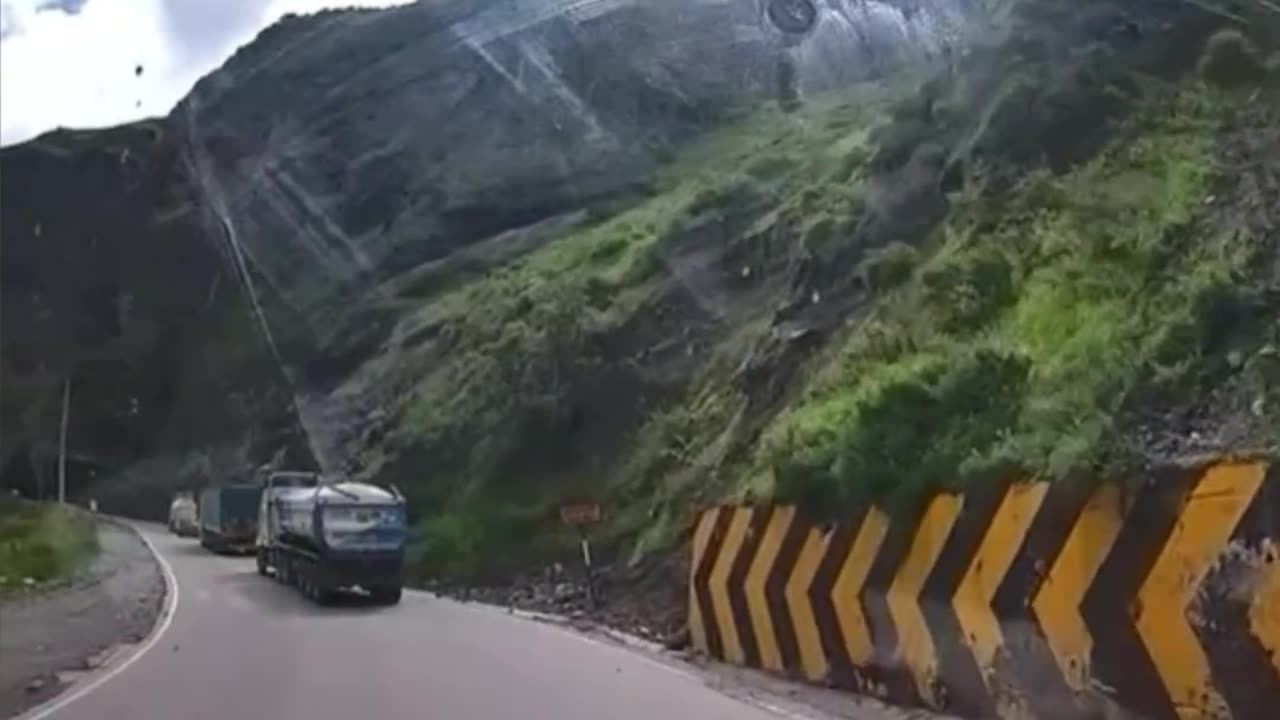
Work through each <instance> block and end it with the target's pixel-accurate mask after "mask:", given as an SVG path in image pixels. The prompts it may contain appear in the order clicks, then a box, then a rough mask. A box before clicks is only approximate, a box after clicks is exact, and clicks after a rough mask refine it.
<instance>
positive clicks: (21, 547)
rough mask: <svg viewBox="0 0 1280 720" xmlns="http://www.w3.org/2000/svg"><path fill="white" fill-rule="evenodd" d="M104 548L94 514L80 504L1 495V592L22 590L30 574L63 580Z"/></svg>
mask: <svg viewBox="0 0 1280 720" xmlns="http://www.w3.org/2000/svg"><path fill="white" fill-rule="evenodd" d="M97 551H98V533H97V527H96V525H95V524H94V521H93V519H92V518H90V517H88V516H87V515H85V514H84V513H82V512H80V511H78V510H76V509H74V508H65V507H60V506H57V505H47V504H36V503H28V502H24V501H19V500H14V499H9V498H5V499H0V597H2V596H4V595H6V594H11V593H16V592H18V591H20V590H21V589H22V588H24V587H26V585H27V582H26V580H27V578H30V579H31V580H32V581H34V582H35V583H38V584H44V583H49V582H54V581H57V580H62V579H65V578H67V577H69V576H70V575H71V574H73V573H74V572H75V571H76V570H77V569H79V568H80V567H82V566H83V565H84V564H85V563H86V562H88V560H89V559H90V558H92V557H93V556H94V555H95V554H96V553H97Z"/></svg>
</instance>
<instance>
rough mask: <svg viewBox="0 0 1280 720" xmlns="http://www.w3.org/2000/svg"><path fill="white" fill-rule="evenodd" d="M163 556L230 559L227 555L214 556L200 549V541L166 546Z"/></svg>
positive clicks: (193, 540)
mask: <svg viewBox="0 0 1280 720" xmlns="http://www.w3.org/2000/svg"><path fill="white" fill-rule="evenodd" d="M165 554H166V555H177V556H180V557H211V558H212V557H231V556H229V555H215V554H214V553H211V552H209V551H208V550H205V549H204V548H202V547H200V541H199V540H195V539H192V540H190V541H189V542H182V543H175V544H173V545H170V546H167V547H165Z"/></svg>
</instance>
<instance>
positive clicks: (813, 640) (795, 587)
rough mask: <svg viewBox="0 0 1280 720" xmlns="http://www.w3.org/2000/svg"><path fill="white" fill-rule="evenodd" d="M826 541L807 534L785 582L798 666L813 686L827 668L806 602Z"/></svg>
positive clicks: (816, 628)
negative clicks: (796, 647)
mask: <svg viewBox="0 0 1280 720" xmlns="http://www.w3.org/2000/svg"><path fill="white" fill-rule="evenodd" d="M828 539H829V536H823V535H822V534H820V533H819V532H818V531H817V530H810V531H809V532H808V534H807V535H806V536H805V539H804V545H803V546H802V547H801V549H800V556H799V557H797V558H796V564H795V569H793V570H792V571H791V576H790V577H789V578H788V579H787V589H786V597H787V611H788V612H790V614H791V620H792V622H793V623H794V624H795V630H796V644H797V645H798V646H799V648H800V665H801V667H802V668H803V670H804V675H805V677H807V678H808V679H809V680H811V681H814V682H817V681H820V680H823V679H824V678H826V676H827V667H828V666H827V657H826V654H825V653H824V652H823V651H822V638H821V637H819V634H818V623H817V620H815V619H814V617H813V606H812V605H811V604H810V602H809V588H810V587H812V586H813V578H814V576H815V575H817V573H818V564H819V563H821V562H822V556H823V554H824V553H825V552H826V546H827V541H828Z"/></svg>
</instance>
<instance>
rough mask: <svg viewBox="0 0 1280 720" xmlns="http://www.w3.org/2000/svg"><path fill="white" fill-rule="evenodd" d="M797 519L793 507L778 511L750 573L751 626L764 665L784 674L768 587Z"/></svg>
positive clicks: (748, 602) (769, 524)
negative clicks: (767, 591) (794, 518)
mask: <svg viewBox="0 0 1280 720" xmlns="http://www.w3.org/2000/svg"><path fill="white" fill-rule="evenodd" d="M793 517H795V510H794V509H792V508H778V509H777V510H775V511H774V512H773V514H772V515H771V516H770V518H769V523H768V524H767V525H765V528H764V535H763V537H761V539H760V547H759V548H758V549H757V550H756V556H755V558H753V559H752V561H751V569H750V570H748V571H747V582H746V591H747V609H748V612H749V613H750V615H751V624H752V627H753V628H754V629H755V635H756V642H757V643H758V644H759V646H760V664H761V665H762V666H763V667H764V668H765V669H766V670H772V671H774V672H782V671H783V666H782V653H781V652H780V651H779V650H778V641H777V634H776V632H775V630H774V627H773V616H772V614H770V612H769V598H768V596H767V595H766V589H765V588H766V584H767V583H768V581H769V572H770V571H771V570H772V569H773V566H774V564H775V563H776V562H777V561H778V551H779V550H781V549H782V540H783V538H785V537H786V536H787V529H788V528H789V527H790V526H791V520H792V518H793Z"/></svg>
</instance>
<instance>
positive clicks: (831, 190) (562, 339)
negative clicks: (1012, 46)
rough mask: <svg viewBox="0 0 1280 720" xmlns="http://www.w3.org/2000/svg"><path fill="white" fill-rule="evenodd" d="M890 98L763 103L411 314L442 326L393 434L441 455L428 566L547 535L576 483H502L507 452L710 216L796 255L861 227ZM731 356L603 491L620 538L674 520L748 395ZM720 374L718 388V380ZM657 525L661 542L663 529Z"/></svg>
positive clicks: (694, 382) (642, 308) (591, 369)
mask: <svg viewBox="0 0 1280 720" xmlns="http://www.w3.org/2000/svg"><path fill="white" fill-rule="evenodd" d="M887 97H888V95H887V93H885V92H883V91H881V90H878V89H877V90H874V91H873V90H871V89H870V88H865V89H862V90H860V91H859V94H858V95H857V96H856V97H853V98H851V96H842V97H830V98H823V99H820V100H819V101H817V102H815V103H813V104H812V105H811V107H809V108H808V109H806V110H804V111H800V112H795V113H784V112H781V111H780V110H778V109H776V108H773V107H765V108H762V109H760V110H759V111H758V112H756V113H754V114H752V115H749V116H745V117H743V118H741V119H740V120H739V121H737V122H735V123H733V124H731V125H729V126H726V127H724V128H722V129H720V130H718V131H716V132H714V133H711V134H710V135H708V136H706V137H705V138H703V139H702V140H700V141H697V142H695V143H693V144H692V145H691V146H688V147H686V148H684V149H683V150H682V151H681V152H680V153H679V154H678V155H677V156H676V157H675V158H673V160H672V162H671V163H670V164H669V165H667V166H666V167H664V168H663V169H662V170H661V171H660V172H659V173H658V174H657V176H656V177H655V178H654V181H653V183H652V186H653V189H652V191H651V193H650V194H649V196H648V197H645V198H643V199H642V200H641V201H640V202H638V203H635V204H633V205H632V206H630V207H629V208H626V209H624V210H622V211H621V212H617V213H616V214H614V215H612V216H609V217H604V218H597V219H596V222H595V223H594V224H592V225H589V226H586V227H579V228H576V229H574V230H573V231H571V232H569V233H568V234H566V235H565V236H563V237H560V238H557V239H555V240H553V241H552V242H550V243H547V244H546V245H544V246H542V247H541V248H539V249H537V250H535V251H533V252H531V253H529V254H528V255H527V256H525V257H523V258H521V259H520V260H518V261H516V262H515V263H513V264H511V265H510V266H507V267H505V268H503V269H500V270H498V271H495V272H492V273H490V274H489V275H487V276H485V277H483V278H480V279H478V280H476V281H474V282H471V283H468V284H466V285H463V286H461V287H458V288H455V289H453V290H451V291H449V292H447V293H445V294H443V295H441V296H439V297H437V298H435V299H433V300H432V301H431V302H429V303H427V304H425V305H424V306H423V307H422V308H421V309H420V310H419V311H418V313H417V315H416V318H415V319H414V322H415V323H416V324H419V325H420V326H424V327H425V326H430V327H434V328H438V332H437V333H435V334H434V338H435V339H434V340H433V341H432V344H431V346H430V348H429V349H428V350H426V351H424V352H423V354H422V356H421V357H423V358H428V357H429V358H430V359H429V360H423V361H422V364H423V372H422V374H421V375H420V376H419V377H418V378H417V379H416V382H415V384H414V388H413V390H412V392H411V394H410V395H409V397H408V399H407V401H406V402H405V404H404V408H403V410H402V414H401V416H400V418H399V420H398V422H397V425H396V427H395V429H394V430H393V431H392V433H391V436H390V437H391V440H392V442H395V443H400V444H402V445H404V444H415V445H417V446H419V447H425V448H428V449H429V450H428V454H429V455H430V456H431V457H432V458H433V459H434V460H436V461H437V465H436V466H435V468H434V470H435V476H434V477H433V479H432V482H431V484H432V485H433V486H435V487H437V488H448V489H449V492H446V493H440V494H439V495H437V496H436V497H444V498H447V499H446V500H444V501H443V504H440V503H435V504H433V505H432V507H430V508H429V509H428V512H427V513H426V517H425V518H424V520H423V521H422V523H421V525H420V527H419V541H418V543H417V549H418V564H419V565H420V566H421V567H424V568H434V569H441V570H445V571H448V572H450V573H451V574H458V573H461V572H464V571H469V570H467V569H468V568H471V569H475V567H476V566H477V564H478V563H481V562H483V561H484V559H485V558H486V557H493V556H494V555H495V552H496V551H494V550H493V548H497V547H510V546H511V545H512V544H521V543H529V542H542V541H543V540H545V538H541V539H540V538H538V537H536V536H537V534H538V532H540V531H541V530H540V529H542V530H544V529H545V526H546V525H547V522H546V520H547V516H552V515H554V507H555V501H556V498H557V497H558V496H559V495H560V494H562V493H563V492H564V491H565V490H566V487H567V486H568V485H572V484H573V482H575V481H574V480H573V479H569V478H565V479H564V482H560V481H557V480H552V481H550V482H549V483H548V484H547V485H546V486H544V487H528V486H527V485H528V481H525V486H524V487H520V484H521V483H520V481H519V480H514V481H513V480H511V479H510V478H505V477H502V471H501V469H500V467H499V465H500V461H501V459H502V458H503V457H504V456H505V455H506V454H507V453H508V451H510V450H511V449H512V447H513V446H512V443H514V442H517V441H518V438H519V437H520V436H521V435H522V434H523V433H525V432H526V430H527V428H528V427H529V425H530V423H534V424H536V423H539V422H545V421H546V420H547V419H548V418H551V419H554V418H556V417H558V416H559V415H561V414H562V413H564V412H565V411H566V408H565V405H566V402H565V401H566V398H567V397H568V396H569V395H570V394H571V393H572V392H573V391H574V388H575V386H576V385H577V384H580V383H581V382H582V381H583V379H584V378H589V377H591V376H592V374H593V373H596V372H598V371H599V370H601V369H602V368H603V367H605V366H606V365H607V364H609V363H611V362H616V361H617V359H616V358H610V357H606V356H605V354H604V351H603V350H602V346H603V345H605V344H606V343H605V342H603V341H604V340H605V339H607V338H610V337H612V336H614V335H616V334H617V333H619V332H620V331H621V332H626V330H625V328H626V327H628V322H629V321H631V320H632V319H633V318H636V317H638V316H639V315H640V314H643V313H652V312H653V308H654V306H655V303H656V302H657V301H659V299H660V298H661V297H662V295H663V293H665V292H667V291H668V290H669V288H670V286H671V283H672V282H673V280H672V277H673V276H672V274H671V273H670V272H668V269H667V267H666V263H667V259H666V258H665V254H666V252H667V248H668V247H669V246H670V245H671V244H672V243H678V242H679V241H680V238H681V236H682V233H685V232H688V228H690V227H693V226H695V225H696V223H697V222H698V221H699V220H700V219H702V218H705V217H707V216H709V215H714V214H717V213H720V214H729V213H735V212H736V213H739V214H741V213H742V212H744V211H743V210H742V209H741V208H742V205H744V204H746V205H749V206H750V207H751V208H752V209H750V210H748V212H754V213H764V214H766V215H767V217H766V218H765V220H766V221H767V222H772V223H775V224H776V225H778V226H779V227H784V226H785V229H786V233H787V234H788V235H789V236H796V237H799V238H800V239H801V242H800V243H799V244H798V245H797V246H795V248H792V247H790V246H789V245H787V246H786V247H784V251H785V252H795V253H798V254H811V253H817V252H821V251H822V247H823V244H824V243H826V242H829V241H830V240H831V238H832V237H833V236H834V235H835V234H836V233H837V232H838V230H839V229H840V228H842V227H851V226H852V225H853V223H854V221H855V220H856V216H857V214H858V213H859V212H860V207H861V206H860V195H859V192H858V189H859V188H860V186H861V175H860V168H861V166H862V165H863V164H864V163H865V161H866V158H867V157H868V156H869V155H870V151H869V149H868V143H869V140H868V137H869V133H868V132H867V128H868V127H869V126H870V125H871V123H872V122H873V120H874V119H876V117H877V116H878V114H879V112H880V108H881V106H882V105H883V102H884V101H885V100H886V99H887ZM760 329H761V330H762V331H763V330H765V329H767V328H763V327H762V328H760ZM729 342H730V343H731V344H733V345H734V347H732V348H728V349H726V350H725V352H719V353H713V355H715V356H716V357H721V358H722V360H723V356H725V355H726V354H727V355H733V354H734V353H740V352H741V347H740V345H741V342H742V338H741V337H740V336H736V335H735V336H734V337H733V338H731V340H730V341H729ZM740 359H741V358H737V361H740ZM733 364H736V361H724V362H712V363H709V365H708V368H704V369H703V371H702V372H701V373H700V374H697V375H696V376H694V377H691V378H689V388H688V389H687V391H686V392H685V393H684V394H683V396H682V397H681V398H680V399H678V400H677V401H676V402H675V404H674V405H673V406H669V407H662V408H658V409H657V410H655V412H654V414H653V415H652V416H651V417H650V418H648V420H647V422H646V423H645V425H644V427H643V428H642V429H641V431H640V432H639V435H638V436H637V437H636V440H635V442H634V443H630V444H629V445H630V446H629V448H628V450H627V452H626V457H625V458H622V459H620V461H619V462H620V465H621V466H622V467H620V468H619V470H618V472H617V475H616V476H615V477H612V478H609V479H608V480H607V481H603V482H602V484H600V485H598V486H597V487H596V488H595V492H596V493H597V494H605V495H607V496H608V498H607V500H608V501H609V503H610V505H611V506H612V507H616V508H621V509H622V511H621V512H620V513H619V515H618V516H617V517H615V518H614V520H615V522H613V523H611V527H612V528H614V531H616V532H617V533H621V534H628V533H640V532H642V531H645V530H646V528H649V527H650V526H651V525H653V524H655V523H656V524H657V525H658V526H665V525H667V524H670V525H671V526H672V527H674V526H675V525H676V524H678V523H676V522H675V520H674V519H672V520H670V522H669V523H668V522H667V521H665V520H663V518H665V517H667V515H668V514H670V513H674V512H675V510H673V509H672V508H675V507H677V506H681V505H682V504H683V503H682V502H681V500H682V499H687V498H688V497H689V494H690V493H692V492H695V491H696V490H697V484H696V482H695V480H696V476H697V475H699V474H700V473H702V472H704V471H705V470H706V468H707V467H708V466H709V465H712V464H714V463H713V461H712V456H714V455H715V454H716V452H717V451H718V450H719V449H722V447H723V445H724V442H723V438H722V437H721V436H722V435H724V424H725V423H726V422H728V420H729V419H731V418H732V416H733V414H734V412H735V409H736V408H737V407H738V406H739V405H740V404H741V401H740V399H738V398H735V397H733V396H732V395H731V394H730V390H729V389H728V387H727V385H726V384H725V383H724V382H723V377H725V376H726V375H725V373H726V372H727V371H726V366H729V367H731V366H732V365H733ZM711 366H714V367H715V368H716V370H714V371H712V370H710V369H709V368H710V367H711ZM716 373H719V374H720V381H716V380H715V378H714V377H711V376H712V375H714V374H716ZM513 485H514V486H513ZM429 504H430V503H429ZM495 515H500V516H502V517H503V518H505V519H504V520H503V521H501V523H500V524H502V525H503V526H504V530H503V532H502V533H496V534H495V532H494V531H493V530H492V526H493V522H494V521H493V517H495ZM535 516H536V519H530V518H534V517H535ZM655 518H657V520H655ZM648 534H649V535H652V538H651V539H650V540H649V541H648V542H647V545H648V546H650V547H655V546H657V545H660V544H662V542H664V540H663V538H664V537H665V536H666V533H665V531H664V532H650V533H648ZM499 536H500V537H499ZM547 542H548V543H550V544H552V545H554V541H552V540H547ZM504 543H505V545H504Z"/></svg>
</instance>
